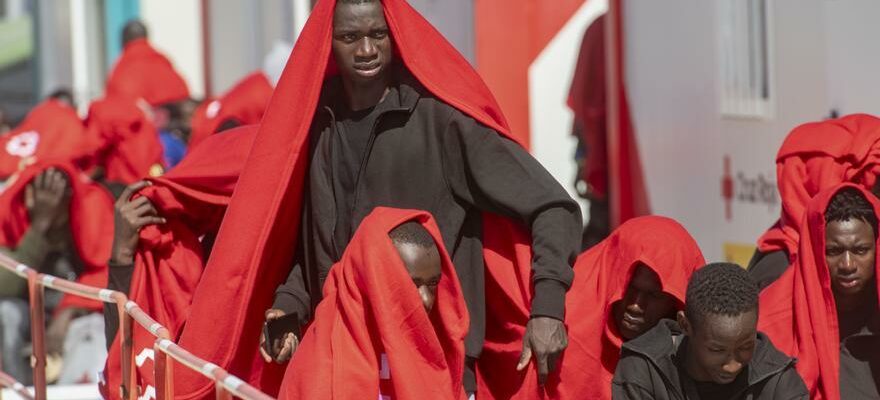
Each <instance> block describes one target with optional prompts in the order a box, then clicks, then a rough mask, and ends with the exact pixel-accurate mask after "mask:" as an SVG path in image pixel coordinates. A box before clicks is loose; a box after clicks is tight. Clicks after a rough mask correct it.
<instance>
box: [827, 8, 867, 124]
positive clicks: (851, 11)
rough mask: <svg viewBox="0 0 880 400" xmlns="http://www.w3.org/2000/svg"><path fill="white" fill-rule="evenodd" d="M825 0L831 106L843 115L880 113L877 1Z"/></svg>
mask: <svg viewBox="0 0 880 400" xmlns="http://www.w3.org/2000/svg"><path fill="white" fill-rule="evenodd" d="M824 3H825V4H824V6H825V26H826V29H827V39H826V45H827V49H828V51H827V56H828V96H829V100H830V106H831V107H835V108H838V109H839V110H840V112H841V113H843V114H853V113H860V112H866V113H871V114H880V73H878V66H880V41H878V40H877V39H878V38H880V24H878V23H877V17H878V16H880V1H877V0H846V1H840V0H825V2H824Z"/></svg>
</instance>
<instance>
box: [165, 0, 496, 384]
mask: <svg viewBox="0 0 880 400" xmlns="http://www.w3.org/2000/svg"><path fill="white" fill-rule="evenodd" d="M335 3H336V2H335V1H334V0H321V1H319V2H318V3H317V4H316V6H315V8H314V9H313V11H312V14H311V16H310V18H309V21H308V23H307V24H306V26H305V28H304V30H303V32H302V34H301V36H300V37H299V39H298V41H297V44H296V47H295V48H294V51H293V54H292V57H291V59H290V60H289V62H288V64H287V67H286V69H285V71H284V74H283V75H282V77H281V80H280V82H279V84H278V86H277V87H276V90H275V94H274V95H273V97H272V101H271V102H270V104H269V107H268V109H267V111H266V114H265V116H264V118H263V121H262V124H261V126H260V129H259V131H258V133H257V136H256V138H255V141H254V144H253V148H252V149H251V152H250V154H249V156H248V161H247V162H246V163H245V165H244V168H243V170H242V172H241V176H240V179H239V180H238V184H237V187H236V190H235V194H234V195H233V198H232V200H231V202H230V205H229V208H228V210H227V212H226V216H225V218H224V221H223V225H222V227H221V229H220V233H219V235H218V238H217V242H216V245H215V247H214V252H213V253H212V256H211V257H210V259H209V260H208V265H207V267H206V271H209V273H207V274H204V275H203V276H202V278H201V281H200V283H199V285H198V287H197V288H196V291H195V294H194V295H193V299H192V306H191V307H190V312H189V318H188V319H187V322H186V327H185V329H184V330H183V332H182V334H181V337H180V344H181V345H182V346H183V347H185V348H187V349H190V350H191V351H192V352H193V353H194V354H196V355H198V356H200V357H202V358H204V359H207V360H211V361H212V362H214V363H216V364H218V365H220V366H221V367H223V368H225V369H227V370H228V371H230V372H232V373H233V374H236V375H238V376H240V377H242V378H244V379H245V380H247V381H249V382H252V383H254V384H256V385H258V386H260V387H263V388H265V389H266V390H267V391H271V390H272V388H277V387H278V386H277V384H278V380H277V379H278V378H279V377H278V376H275V375H274V374H264V373H263V369H264V368H266V364H265V363H264V362H263V361H262V360H261V359H260V357H259V353H258V350H257V347H258V339H259V335H260V327H261V325H262V320H263V312H264V311H265V310H266V309H267V308H269V307H270V306H271V303H272V296H273V291H272V290H271V289H269V290H267V288H274V287H276V285H277V284H279V283H280V282H282V281H283V280H284V279H285V278H286V276H287V274H288V272H289V266H290V265H291V258H292V255H293V254H292V253H293V250H294V248H295V243H296V240H298V238H297V233H298V232H299V229H298V226H299V223H300V221H299V219H300V213H301V209H300V207H301V204H302V203H301V201H302V197H301V196H302V191H303V184H304V176H305V171H306V169H307V166H308V164H307V162H308V160H307V157H306V156H307V154H308V148H307V147H306V146H307V137H308V130H309V127H310V125H311V122H312V118H313V113H314V110H315V107H316V105H317V101H318V96H319V94H320V91H321V87H322V84H323V82H324V78H325V77H327V76H329V73H331V71H333V68H332V67H331V65H330V63H329V60H330V59H331V53H330V41H331V32H332V20H333V10H334V7H335ZM383 4H384V5H385V15H386V18H387V21H388V25H389V28H390V30H391V33H392V35H393V37H394V38H395V44H396V50H397V52H398V57H399V58H398V59H399V60H402V62H403V63H404V64H405V65H406V67H407V68H408V69H409V70H410V72H412V74H413V75H414V76H415V77H416V78H417V79H418V80H419V81H420V82H421V83H422V84H423V85H424V86H425V87H426V88H427V89H428V90H429V91H431V92H432V93H433V94H434V95H436V96H437V97H439V98H440V99H442V100H443V101H445V102H447V103H448V104H450V105H452V106H453V107H456V108H457V109H459V110H461V111H462V112H464V113H466V114H468V115H470V116H472V117H474V118H475V119H477V120H478V121H480V122H482V123H484V124H485V125H487V126H488V127H490V128H493V129H496V130H497V131H499V132H500V133H501V134H503V135H509V130H508V129H507V124H506V122H505V120H504V117H503V116H502V114H501V111H500V109H499V107H498V105H497V104H496V103H495V100H494V99H493V97H492V94H491V93H490V92H489V90H488V89H487V88H486V85H485V84H484V83H483V81H482V80H481V79H480V77H479V76H478V75H477V74H476V72H475V71H474V70H473V68H471V66H470V64H468V62H467V61H466V60H465V59H464V58H463V57H462V56H461V55H460V54H459V53H458V52H457V51H456V50H455V48H453V47H452V45H450V44H449V43H448V42H447V41H446V40H445V39H444V38H443V37H442V36H441V35H440V34H439V33H438V32H437V31H436V30H435V29H434V28H433V27H432V26H431V25H430V24H429V23H428V22H427V21H426V20H425V19H424V18H423V17H421V16H420V15H419V14H418V13H417V12H416V11H415V10H414V9H413V8H412V7H410V6H409V5H408V4H407V3H406V2H405V1H403V0H385V1H383ZM291 104H296V105H297V107H296V108H297V110H301V112H291V108H290V107H291ZM221 136H222V135H221ZM217 310H222V312H219V313H218V312H217ZM218 326H222V327H223V332H222V333H223V334H219V333H220V332H218V331H217V327H218ZM206 332H213V333H214V334H211V335H206ZM178 372H179V374H178V375H177V376H175V385H176V388H177V389H178V393H179V395H178V397H180V398H200V397H204V396H210V393H211V391H212V390H213V385H212V384H211V383H210V382H209V381H208V380H207V379H205V378H203V377H201V375H199V374H198V373H195V372H191V371H186V370H178Z"/></svg>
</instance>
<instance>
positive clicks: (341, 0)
mask: <svg viewBox="0 0 880 400" xmlns="http://www.w3.org/2000/svg"><path fill="white" fill-rule="evenodd" d="M377 1H379V0H336V4H363V3H375V2H377Z"/></svg>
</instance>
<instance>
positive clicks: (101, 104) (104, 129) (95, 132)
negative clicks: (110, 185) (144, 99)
mask: <svg viewBox="0 0 880 400" xmlns="http://www.w3.org/2000/svg"><path fill="white" fill-rule="evenodd" d="M86 125H87V126H88V129H89V132H90V135H91V136H93V137H96V138H98V141H99V142H100V150H99V151H98V154H97V159H96V163H97V164H98V165H100V166H102V167H104V170H105V176H106V180H107V181H110V182H120V183H124V184H131V183H134V182H135V181H137V180H140V179H143V178H146V177H147V176H150V175H160V174H161V172H162V164H163V161H162V143H161V142H160V141H159V132H157V131H156V127H155V126H154V125H153V123H152V122H151V121H150V118H149V117H148V116H147V115H146V114H145V113H144V111H143V110H141V108H140V107H138V105H137V102H136V101H134V100H131V99H128V98H125V97H119V96H116V97H106V98H103V99H100V100H96V101H94V102H92V104H91V105H90V106H89V115H88V117H87V118H86Z"/></svg>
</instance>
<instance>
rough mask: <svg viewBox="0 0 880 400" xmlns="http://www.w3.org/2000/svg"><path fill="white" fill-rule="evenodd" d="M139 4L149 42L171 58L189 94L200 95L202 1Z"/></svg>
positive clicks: (166, 0) (202, 88)
mask: <svg viewBox="0 0 880 400" xmlns="http://www.w3.org/2000/svg"><path fill="white" fill-rule="evenodd" d="M140 4H141V18H142V19H143V21H144V23H146V25H147V29H149V32H150V43H152V44H153V46H154V47H156V48H157V49H158V50H159V51H161V52H163V53H164V54H165V55H166V56H167V57H168V58H169V59H171V62H172V63H173V64H174V67H175V69H177V71H178V72H179V73H180V74H181V75H182V76H183V79H184V80H186V84H187V85H188V86H189V91H190V94H191V95H192V96H194V97H201V96H203V95H204V93H205V79H204V65H203V62H202V55H203V54H202V6H201V1H199V0H173V1H172V0H150V1H141V2H140Z"/></svg>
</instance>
